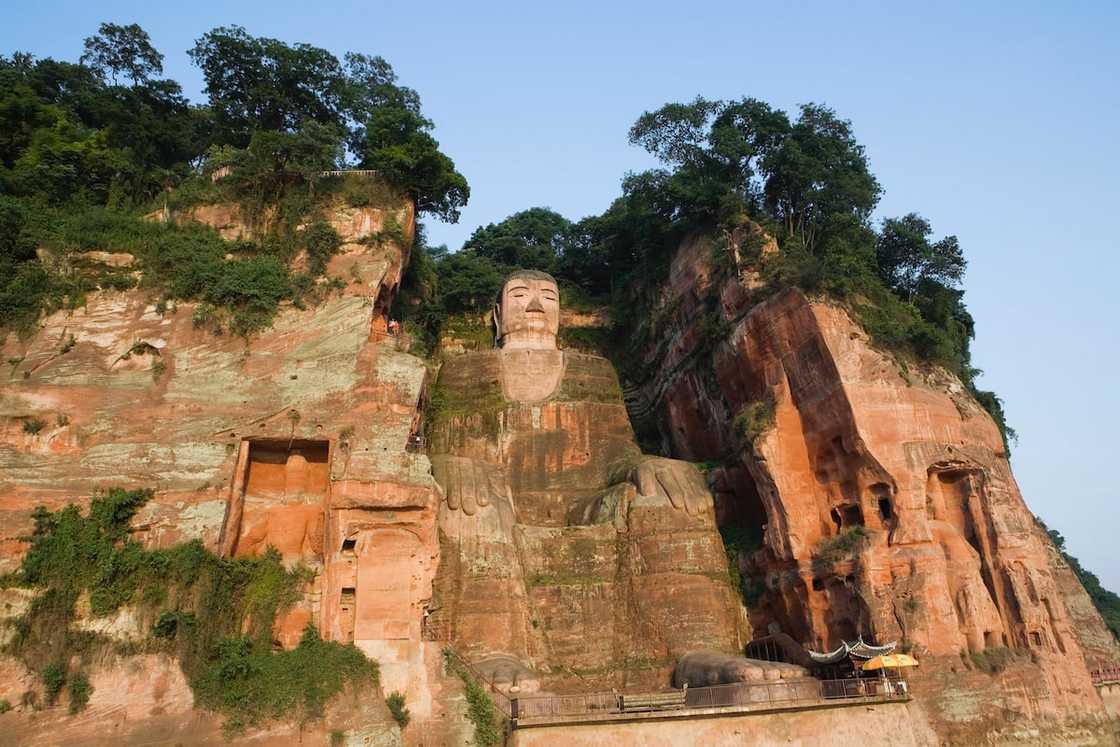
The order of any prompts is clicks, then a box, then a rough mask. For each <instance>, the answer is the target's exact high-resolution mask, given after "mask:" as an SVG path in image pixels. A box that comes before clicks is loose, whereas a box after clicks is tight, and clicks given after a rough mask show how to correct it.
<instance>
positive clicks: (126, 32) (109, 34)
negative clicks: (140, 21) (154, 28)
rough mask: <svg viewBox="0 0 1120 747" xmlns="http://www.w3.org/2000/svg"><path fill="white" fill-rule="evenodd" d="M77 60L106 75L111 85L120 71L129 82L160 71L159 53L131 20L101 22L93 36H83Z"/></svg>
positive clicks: (159, 73)
mask: <svg viewBox="0 0 1120 747" xmlns="http://www.w3.org/2000/svg"><path fill="white" fill-rule="evenodd" d="M81 61H82V64H84V65H88V66H89V67H90V68H92V69H94V70H96V71H97V72H98V73H99V74H101V75H103V76H104V75H106V74H108V75H109V77H111V78H112V79H113V85H116V84H117V76H118V75H120V74H122V73H124V74H126V75H128V77H129V78H131V79H132V83H133V85H136V84H138V83H146V82H147V81H148V79H149V78H151V77H152V76H153V75H161V74H162V73H163V55H162V54H160V53H159V52H157V51H156V49H155V47H153V46H152V40H151V39H150V38H149V37H148V32H147V31H145V30H144V29H142V28H140V27H139V26H138V25H137V24H135V23H131V24H129V25H128V26H119V25H117V24H115V23H103V24H101V25H100V26H99V27H98V28H97V34H96V35H95V36H87V37H86V40H85V53H84V54H83V55H82V57H81Z"/></svg>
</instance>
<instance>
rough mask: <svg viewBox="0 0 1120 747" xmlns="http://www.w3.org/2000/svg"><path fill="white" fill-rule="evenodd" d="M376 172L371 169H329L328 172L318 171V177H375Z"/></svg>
mask: <svg viewBox="0 0 1120 747" xmlns="http://www.w3.org/2000/svg"><path fill="white" fill-rule="evenodd" d="M377 173H378V172H376V171H374V170H373V169H331V170H330V171H320V172H319V176H347V175H349V174H354V175H355V176H377Z"/></svg>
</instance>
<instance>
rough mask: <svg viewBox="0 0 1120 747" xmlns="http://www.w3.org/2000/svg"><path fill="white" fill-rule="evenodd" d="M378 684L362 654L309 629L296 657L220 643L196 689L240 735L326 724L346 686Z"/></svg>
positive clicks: (259, 646) (232, 641)
mask: <svg viewBox="0 0 1120 747" xmlns="http://www.w3.org/2000/svg"><path fill="white" fill-rule="evenodd" d="M376 679H377V667H376V665H375V664H374V663H373V662H371V661H369V660H368V659H366V658H365V656H364V655H363V654H362V652H361V651H359V650H358V649H357V648H355V647H354V646H343V645H340V644H337V643H331V642H327V641H324V640H322V639H321V638H320V637H319V633H318V631H317V630H315V628H314V626H312V625H310V624H309V625H308V627H307V629H306V630H305V631H304V633H303V637H302V638H301V639H300V643H299V645H298V646H297V647H296V648H295V649H293V650H291V651H280V652H274V651H272V646H271V642H268V643H267V644H264V643H261V642H259V641H254V640H253V639H252V638H250V637H247V636H245V637H229V638H223V639H221V640H220V641H219V642H218V643H217V645H216V647H215V655H214V657H213V659H212V660H211V661H208V662H207V666H206V667H205V668H203V669H202V671H201V672H200V673H199V674H198V675H196V676H195V677H194V678H193V679H192V680H191V686H192V688H193V689H194V691H195V697H196V698H197V701H198V703H199V704H200V705H201V706H203V707H204V708H210V709H212V710H216V711H220V712H222V713H225V714H226V715H227V721H226V730H227V731H229V732H237V731H240V730H241V729H243V728H245V727H248V726H258V725H260V724H263V723H265V722H267V721H269V720H272V719H287V720H292V721H296V722H299V723H304V722H306V721H310V720H313V719H318V718H321V717H322V716H323V710H324V707H325V705H326V703H327V701H329V700H330V699H331V698H333V697H334V696H335V695H337V694H339V693H340V692H342V690H343V688H344V687H345V686H346V684H347V683H355V684H358V683H367V684H371V683H373V682H376Z"/></svg>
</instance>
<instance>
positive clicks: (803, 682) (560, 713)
mask: <svg viewBox="0 0 1120 747" xmlns="http://www.w3.org/2000/svg"><path fill="white" fill-rule="evenodd" d="M444 655H445V656H447V657H448V659H449V662H450V663H452V664H454V665H455V666H458V667H462V669H463V670H464V671H466V672H467V673H468V674H469V675H470V677H471V678H472V679H474V680H475V682H477V683H478V684H479V685H480V686H481V687H483V688H484V689H485V690H486V691H487V693H488V694H489V695H490V696H491V699H492V700H493V702H494V705H495V707H496V708H497V709H498V710H499V711H500V712H501V713H502V714H503V715H504V716H506V718H508V719H510V721H511V725H512V726H513V728H517V724H518V722H519V721H535V722H537V725H540V724H541V723H542V722H543V723H549V722H553V721H555V722H565V721H576V720H581V719H587V718H591V719H594V718H596V717H600V716H623V715H627V716H634V717H637V718H642V717H648V716H650V715H651V714H656V713H659V712H664V711H686V710H701V709H711V708H729V709H735V710H737V711H744V710H746V711H751V710H759V711H766V710H773V709H778V708H796V707H805V706H821V705H840V704H843V703H844V702H845V701H848V702H851V703H852V704H853V705H854V704H858V703H863V702H868V701H874V702H883V701H891V700H899V701H902V700H908V699H909V698H910V693H909V685H908V683H907V682H906V679H905V678H904V677H903V676H902V675H901V674H898V673H895V672H892V671H891V670H887V673H886V674H884V676H882V677H874V678H870V677H860V678H855V677H853V678H848V679H831V680H818V679H812V678H806V679H800V680H777V681H774V682H738V683H734V684H730V685H712V686H709V687H687V688H684V690H683V692H684V698H683V704H680V705H677V704H674V705H672V706H668V707H661V708H655V709H643V710H641V711H634V710H632V709H628V708H626V707H625V699H629V698H630V697H631V696H638V695H641V693H620V692H596V693H580V694H577V695H527V696H517V697H513V698H511V697H510V696H509V694H508V693H506V692H505V691H503V690H501V689H500V688H499V687H498V686H497V685H496V684H495V683H494V682H492V681H491V680H490V679H488V678H487V677H485V676H484V675H483V674H482V673H481V672H479V671H478V670H477V669H475V667H473V666H471V664H470V663H469V662H467V661H466V660H465V659H463V658H462V657H461V656H459V655H458V654H456V653H455V652H454V651H453V650H451V649H450V648H445V649H444ZM671 692H676V693H680V692H682V691H681V690H672V689H666V690H662V691H661V693H671ZM647 694H649V695H653V694H656V693H647Z"/></svg>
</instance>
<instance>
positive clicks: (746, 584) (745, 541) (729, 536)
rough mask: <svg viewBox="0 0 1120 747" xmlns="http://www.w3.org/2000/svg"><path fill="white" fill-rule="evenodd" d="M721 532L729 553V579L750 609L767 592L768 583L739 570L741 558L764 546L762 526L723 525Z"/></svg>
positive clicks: (724, 546) (724, 545) (725, 547)
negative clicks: (744, 574)
mask: <svg viewBox="0 0 1120 747" xmlns="http://www.w3.org/2000/svg"><path fill="white" fill-rule="evenodd" d="M719 534H720V537H721V538H722V539H723V548H724V550H725V551H726V553H727V574H728V580H729V581H730V583H731V586H732V587H733V588H734V589H735V590H736V591H738V592H739V595H740V596H741V597H742V599H743V604H744V605H746V607H747V609H750V608H751V607H753V606H755V605H756V604H758V602H759V601H761V599H762V595H763V594H765V593H766V585H765V583H764V582H763V580H762V579H760V578H755V577H753V576H746V577H744V576H743V575H742V573H741V572H740V571H739V559H740V558H741V557H742V556H743V555H750V554H751V553H753V552H755V551H756V550H759V549H760V548H761V547H762V528H761V527H737V526H722V527H720V528H719Z"/></svg>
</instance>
